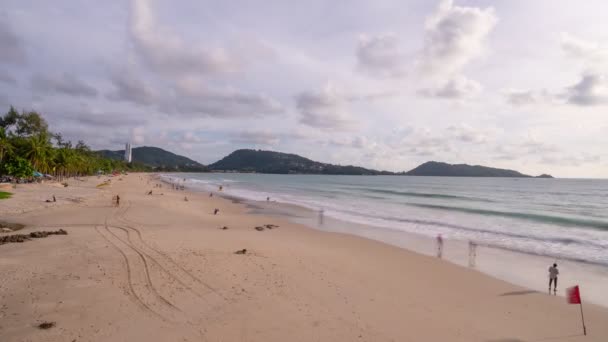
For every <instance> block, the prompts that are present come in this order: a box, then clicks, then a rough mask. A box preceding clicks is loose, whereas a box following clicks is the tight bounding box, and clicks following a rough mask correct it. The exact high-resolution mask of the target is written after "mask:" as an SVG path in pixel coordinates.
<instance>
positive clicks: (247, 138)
mask: <svg viewBox="0 0 608 342" xmlns="http://www.w3.org/2000/svg"><path fill="white" fill-rule="evenodd" d="M231 141H232V142H233V143H236V144H245V145H276V144H278V143H279V142H280V141H281V138H280V137H279V135H277V134H274V133H271V132H255V131H246V132H241V133H238V134H237V135H236V136H235V137H234V138H232V139H231Z"/></svg>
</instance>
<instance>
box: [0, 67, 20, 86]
mask: <svg viewBox="0 0 608 342" xmlns="http://www.w3.org/2000/svg"><path fill="white" fill-rule="evenodd" d="M0 82H1V83H6V84H10V85H16V84H17V79H16V78H14V77H13V76H12V75H11V74H9V73H8V72H7V71H6V70H2V69H0Z"/></svg>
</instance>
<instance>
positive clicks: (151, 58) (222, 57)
mask: <svg viewBox="0 0 608 342" xmlns="http://www.w3.org/2000/svg"><path fill="white" fill-rule="evenodd" d="M131 38H132V40H133V43H134V47H135V49H136V51H137V52H138V55H139V56H140V57H141V58H142V60H143V61H144V62H145V63H146V65H148V66H149V67H150V68H151V69H153V70H154V71H156V72H159V73H163V74H166V75H171V76H176V75H189V74H192V73H203V74H208V73H215V72H228V71H235V70H237V69H238V68H239V63H238V62H237V59H236V58H235V57H234V56H232V55H231V54H230V53H229V52H227V51H226V50H224V49H222V48H205V47H202V46H198V45H196V44H191V43H186V42H184V41H183V40H182V39H181V38H180V37H179V36H177V35H175V34H172V33H171V32H170V30H169V29H167V28H164V27H162V26H159V24H158V23H157V21H156V18H155V13H154V10H153V8H152V7H151V4H150V1H149V0H133V1H132V7H131Z"/></svg>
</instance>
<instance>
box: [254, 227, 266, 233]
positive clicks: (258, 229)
mask: <svg viewBox="0 0 608 342" xmlns="http://www.w3.org/2000/svg"><path fill="white" fill-rule="evenodd" d="M255 230H257V231H259V232H261V231H262V230H264V227H260V226H257V227H255Z"/></svg>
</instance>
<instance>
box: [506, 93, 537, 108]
mask: <svg viewBox="0 0 608 342" xmlns="http://www.w3.org/2000/svg"><path fill="white" fill-rule="evenodd" d="M504 96H505V98H506V100H507V102H508V103H509V104H512V105H514V106H523V105H528V104H534V103H537V102H538V100H539V97H538V95H537V93H536V92H534V91H532V90H514V89H509V90H507V91H505V92H504Z"/></svg>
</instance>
